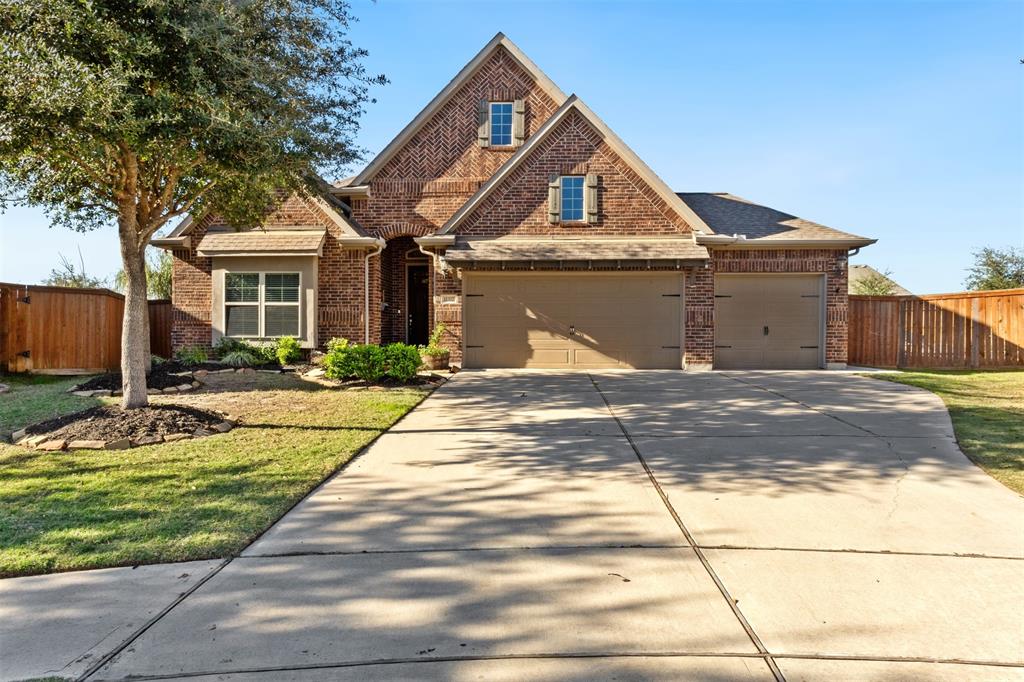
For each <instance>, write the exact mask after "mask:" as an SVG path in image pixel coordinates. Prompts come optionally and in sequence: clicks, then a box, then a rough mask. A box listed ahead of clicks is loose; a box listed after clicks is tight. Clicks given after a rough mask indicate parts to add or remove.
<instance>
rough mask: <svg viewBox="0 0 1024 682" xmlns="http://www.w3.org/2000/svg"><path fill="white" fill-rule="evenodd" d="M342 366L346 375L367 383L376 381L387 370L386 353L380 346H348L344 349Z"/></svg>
mask: <svg viewBox="0 0 1024 682" xmlns="http://www.w3.org/2000/svg"><path fill="white" fill-rule="evenodd" d="M343 366H344V368H345V369H346V370H347V372H346V374H347V375H348V376H354V377H356V378H358V379H362V380H363V381H365V382H367V383H371V384H372V383H376V382H378V381H380V378H381V377H382V376H384V373H385V371H387V364H386V354H385V353H384V349H383V348H381V347H380V346H374V345H369V344H368V345H358V346H349V347H348V349H346V351H345V361H344V363H343Z"/></svg>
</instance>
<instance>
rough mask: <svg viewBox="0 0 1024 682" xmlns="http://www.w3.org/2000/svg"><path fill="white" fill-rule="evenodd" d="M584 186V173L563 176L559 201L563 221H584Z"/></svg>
mask: <svg viewBox="0 0 1024 682" xmlns="http://www.w3.org/2000/svg"><path fill="white" fill-rule="evenodd" d="M583 188H584V178H583V176H582V175H563V176H562V182H561V192H560V195H559V202H558V203H559V206H560V207H561V214H560V219H561V222H563V223H579V222H583V217H584V211H583V193H584V192H583Z"/></svg>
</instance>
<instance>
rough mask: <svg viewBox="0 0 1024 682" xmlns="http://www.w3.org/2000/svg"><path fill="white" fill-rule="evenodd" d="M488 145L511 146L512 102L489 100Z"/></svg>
mask: <svg viewBox="0 0 1024 682" xmlns="http://www.w3.org/2000/svg"><path fill="white" fill-rule="evenodd" d="M490 113H491V125H490V135H491V138H490V146H491V147H511V146H512V102H491V110H490Z"/></svg>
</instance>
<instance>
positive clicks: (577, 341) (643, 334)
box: [463, 272, 682, 369]
mask: <svg viewBox="0 0 1024 682" xmlns="http://www.w3.org/2000/svg"><path fill="white" fill-rule="evenodd" d="M680 284H681V275H679V274H632V273H629V274H625V273H623V274H619V273H613V274H589V273H588V274H584V273H559V274H548V273H544V274H539V273H523V272H520V273H515V274H511V273H508V274H506V273H501V274H497V273H466V275H465V281H464V282H463V293H464V294H465V304H464V306H465V307H464V308H463V314H464V318H463V325H464V336H465V344H466V354H465V362H466V366H467V367H548V368H570V369H571V368H578V369H587V368H599V367H635V368H645V369H655V368H670V369H678V368H679V367H681V366H682V351H681V350H680V338H681V329H682V321H681V313H682V287H681V286H680Z"/></svg>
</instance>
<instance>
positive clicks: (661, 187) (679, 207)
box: [437, 95, 710, 234]
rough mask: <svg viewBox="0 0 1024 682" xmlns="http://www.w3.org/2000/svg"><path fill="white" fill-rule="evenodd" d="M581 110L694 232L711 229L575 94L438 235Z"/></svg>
mask: <svg viewBox="0 0 1024 682" xmlns="http://www.w3.org/2000/svg"><path fill="white" fill-rule="evenodd" d="M573 111H576V112H578V113H579V114H580V115H581V116H582V117H583V118H584V119H586V121H587V122H588V123H589V124H590V125H592V126H593V127H594V129H595V130H597V132H598V133H599V134H600V135H601V137H602V138H604V141H605V143H607V144H608V146H609V147H611V148H612V150H613V151H614V152H615V153H616V154H618V155H619V156H620V157H621V158H622V159H623V160H624V161H625V162H626V163H627V164H629V166H631V167H632V168H633V170H635V171H636V173H637V174H638V175H639V176H640V178H641V179H642V180H643V181H644V182H646V183H647V184H648V185H649V186H650V187H651V189H653V190H654V191H655V192H656V193H657V194H658V196H659V197H661V199H662V200H663V201H665V203H666V204H667V205H668V206H669V208H671V209H672V210H674V211H675V212H676V213H678V214H679V216H680V217H682V218H683V220H685V221H686V223H687V224H688V225H689V226H690V227H691V228H692V229H693V231H694V232H710V230H709V229H708V227H707V225H705V224H704V221H703V220H701V218H700V217H699V216H698V215H697V214H696V213H694V212H693V211H692V210H691V209H690V207H689V206H687V205H686V204H685V203H684V202H683V201H682V200H681V199H680V198H679V196H677V195H676V193H675V192H673V191H672V190H671V189H669V187H668V185H666V184H665V182H664V180H662V179H661V178H660V177H658V176H657V175H656V174H655V173H654V171H652V170H651V169H650V168H648V166H647V164H646V163H644V162H643V160H642V159H641V158H640V157H639V156H637V155H636V153H635V152H634V151H633V150H632V149H630V148H629V146H628V145H626V143H625V142H623V141H622V140H621V139H620V138H619V136H618V135H616V134H615V133H614V132H612V130H611V128H609V127H608V126H607V125H605V122H604V121H602V120H601V119H600V117H599V116H598V115H597V114H595V113H594V112H593V111H591V109H590V107H588V106H587V105H586V104H584V103H583V100H581V99H580V98H579V97H577V96H576V95H571V96H570V97H569V98H568V99H567V100H565V103H564V104H562V106H561V107H559V109H558V111H556V112H555V113H554V114H553V115H552V116H551V118H549V119H548V120H547V121H546V122H545V123H544V125H542V126H541V127H540V129H539V130H538V131H537V132H536V133H534V134H533V135H531V136H530V138H529V139H528V140H527V141H526V144H524V145H523V146H521V147H520V148H519V149H518V151H516V153H515V154H513V155H512V156H511V158H509V160H508V161H506V162H505V163H504V164H502V165H501V167H500V168H499V169H498V170H497V171H496V172H495V173H494V175H492V176H491V178H490V179H489V180H488V181H487V182H486V183H484V185H483V186H482V187H480V189H479V190H477V192H476V194H474V195H473V196H472V197H470V199H469V201H467V202H466V203H465V204H463V205H462V207H461V208H459V210H458V211H456V212H455V213H454V215H452V217H451V218H449V219H448V222H446V223H445V224H444V225H443V226H442V227H441V229H440V230H438V231H437V234H449V233H452V232H453V231H454V230H455V228H456V227H458V225H459V223H461V222H462V221H463V220H464V219H465V218H467V217H469V215H471V214H472V213H473V211H474V209H476V208H477V207H478V206H480V205H481V204H482V203H483V201H484V199H486V198H487V197H488V196H489V195H490V194H491V193H492V192H493V191H494V190H495V189H496V188H497V187H498V186H499V185H501V182H502V181H503V180H504V179H505V178H506V177H508V176H509V174H510V173H512V171H514V170H515V169H516V167H518V166H519V164H521V163H522V162H523V161H524V160H526V159H527V157H529V156H530V154H532V153H533V151H534V150H535V149H536V148H537V147H538V146H539V145H540V144H542V143H543V142H544V140H545V139H546V138H547V137H548V135H550V134H551V132H552V131H554V130H555V129H556V128H557V127H558V125H559V124H560V123H561V122H562V121H563V120H565V118H566V117H567V116H568V115H569V113H570V112H573Z"/></svg>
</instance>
